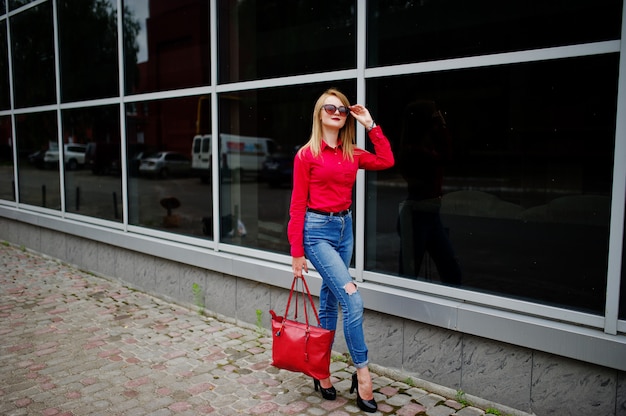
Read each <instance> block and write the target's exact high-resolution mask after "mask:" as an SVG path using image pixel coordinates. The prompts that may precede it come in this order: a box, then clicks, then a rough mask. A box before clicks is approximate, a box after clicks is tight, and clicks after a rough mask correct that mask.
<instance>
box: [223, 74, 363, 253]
mask: <svg viewBox="0 0 626 416" xmlns="http://www.w3.org/2000/svg"><path fill="white" fill-rule="evenodd" d="M333 86H336V87H337V88H339V89H340V90H341V91H343V92H344V93H345V94H346V95H347V96H348V97H349V98H350V99H353V98H352V97H355V96H356V94H355V93H356V85H355V83H354V81H342V82H338V83H335V84H333ZM329 87H330V86H329V85H305V86H296V87H285V88H273V89H262V90H257V91H245V92H240V93H228V94H224V95H221V96H220V100H219V103H220V104H219V105H220V107H219V111H220V129H221V131H220V149H221V150H220V152H221V156H220V162H221V164H220V184H221V187H220V207H221V212H222V216H223V220H224V221H223V222H224V223H225V224H227V226H226V227H225V228H224V229H223V230H222V231H223V233H224V235H223V241H225V242H227V243H232V244H237V245H242V246H246V247H252V248H258V249H264V250H271V251H277V252H282V253H289V243H288V241H287V231H286V227H287V223H288V221H289V203H290V200H291V184H292V174H293V158H294V156H295V152H296V150H297V149H298V148H299V147H300V146H302V145H303V144H305V143H306V142H307V141H308V140H309V136H310V134H311V123H312V120H311V116H312V112H313V107H314V105H315V102H316V100H317V99H318V97H319V96H320V95H321V94H322V93H323V92H324V91H325V90H326V89H327V88H329Z"/></svg>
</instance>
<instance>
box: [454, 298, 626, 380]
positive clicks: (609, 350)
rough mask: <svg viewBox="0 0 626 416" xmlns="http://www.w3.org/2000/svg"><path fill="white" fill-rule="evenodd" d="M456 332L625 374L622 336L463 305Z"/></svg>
mask: <svg viewBox="0 0 626 416" xmlns="http://www.w3.org/2000/svg"><path fill="white" fill-rule="evenodd" d="M458 312H459V314H458V328H457V329H458V330H459V331H461V332H464V333H468V334H473V335H478V336H481V337H485V338H489V339H492V340H497V341H502V342H506V343H509V344H514V345H519V346H522V347H527V348H532V349H536V350H539V351H544V352H549V353H552V354H556V355H561V356H563V357H569V358H574V359H577V360H581V361H586V362H589V363H593V364H598V365H602V366H606V367H611V368H615V369H618V370H622V371H626V336H624V335H608V334H605V333H603V332H600V331H597V330H593V329H589V328H584V327H579V326H575V325H571V324H564V323H560V322H552V321H547V320H544V319H541V318H536V317H531V316H523V315H517V314H512V313H509V312H505V311H498V310H491V309H488V308H486V307H481V306H473V305H464V306H462V307H459V310H458Z"/></svg>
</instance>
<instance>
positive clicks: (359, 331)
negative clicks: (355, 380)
mask: <svg viewBox="0 0 626 416" xmlns="http://www.w3.org/2000/svg"><path fill="white" fill-rule="evenodd" d="M353 246H354V237H353V235H352V214H348V215H346V216H344V217H335V216H333V217H331V216H325V215H320V214H315V213H312V212H307V213H306V217H305V221H304V252H305V254H306V257H307V259H309V261H310V262H311V263H312V264H313V266H314V267H315V270H317V271H318V272H319V274H320V275H321V276H322V287H321V289H320V308H319V317H320V325H321V326H322V328H326V329H331V330H335V329H336V328H337V318H338V316H339V309H338V306H339V305H340V306H341V313H342V316H343V333H344V336H345V338H346V344H347V346H348V351H349V352H350V356H351V357H352V362H353V363H354V366H355V367H356V368H363V367H366V366H367V363H368V359H367V346H366V345H365V336H364V334H363V299H362V298H361V294H360V293H359V292H358V290H357V291H355V292H354V293H351V294H349V293H348V292H347V290H346V285H348V284H349V283H352V282H353V280H352V276H350V273H348V267H349V266H350V260H351V259H352V249H353Z"/></svg>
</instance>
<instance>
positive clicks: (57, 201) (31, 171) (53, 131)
mask: <svg viewBox="0 0 626 416" xmlns="http://www.w3.org/2000/svg"><path fill="white" fill-rule="evenodd" d="M15 127H16V128H15V137H16V138H17V154H18V161H17V174H18V179H19V190H18V191H19V202H21V203H23V204H29V205H35V206H39V207H45V208H52V209H56V210H60V209H61V191H60V185H59V169H58V167H57V165H56V164H55V163H52V162H51V160H57V161H58V154H59V153H58V150H59V149H58V141H57V118H56V113H55V112H52V111H50V112H45V113H33V114H22V115H19V116H17V118H16V126H15Z"/></svg>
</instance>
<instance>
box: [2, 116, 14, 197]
mask: <svg viewBox="0 0 626 416" xmlns="http://www.w3.org/2000/svg"><path fill="white" fill-rule="evenodd" d="M0 199H5V200H7V201H15V181H14V176H13V128H12V126H11V117H8V116H6V117H0Z"/></svg>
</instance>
